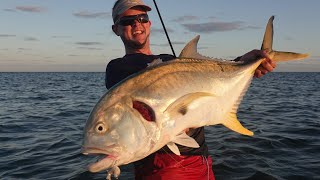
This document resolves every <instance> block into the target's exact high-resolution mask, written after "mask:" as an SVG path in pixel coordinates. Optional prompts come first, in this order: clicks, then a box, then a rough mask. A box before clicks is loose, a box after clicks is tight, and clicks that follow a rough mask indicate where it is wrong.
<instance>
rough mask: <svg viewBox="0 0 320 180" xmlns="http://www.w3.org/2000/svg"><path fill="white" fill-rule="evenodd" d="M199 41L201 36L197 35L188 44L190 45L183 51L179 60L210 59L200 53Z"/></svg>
mask: <svg viewBox="0 0 320 180" xmlns="http://www.w3.org/2000/svg"><path fill="white" fill-rule="evenodd" d="M199 39H200V35H197V36H196V37H195V38H193V39H192V40H191V41H190V42H188V44H187V45H186V46H185V47H184V48H183V50H182V51H181V53H180V55H179V58H192V59H208V57H205V56H203V55H201V54H199V53H198V50H197V46H198V41H199Z"/></svg>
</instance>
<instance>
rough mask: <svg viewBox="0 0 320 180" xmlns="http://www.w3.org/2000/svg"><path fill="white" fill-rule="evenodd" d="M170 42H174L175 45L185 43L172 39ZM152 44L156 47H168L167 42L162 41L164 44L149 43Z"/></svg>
mask: <svg viewBox="0 0 320 180" xmlns="http://www.w3.org/2000/svg"><path fill="white" fill-rule="evenodd" d="M172 44H175V45H181V44H182V45H184V44H186V43H185V42H182V41H174V42H172ZM151 45H152V46H158V47H169V43H164V44H151Z"/></svg>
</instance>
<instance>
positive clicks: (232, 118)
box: [222, 113, 253, 136]
mask: <svg viewBox="0 0 320 180" xmlns="http://www.w3.org/2000/svg"><path fill="white" fill-rule="evenodd" d="M222 124H223V125H224V126H226V127H227V128H229V129H231V130H232V131H235V132H237V133H240V134H243V135H247V136H253V132H252V131H250V130H248V129H247V128H245V127H243V126H242V124H241V123H240V122H239V120H238V118H237V115H236V114H235V113H229V116H228V119H227V120H226V121H224V122H223V123H222Z"/></svg>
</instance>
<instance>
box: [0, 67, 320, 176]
mask: <svg viewBox="0 0 320 180" xmlns="http://www.w3.org/2000/svg"><path fill="white" fill-rule="evenodd" d="M105 92H106V88H105V86H104V73H0V179H5V180H6V179H52V180H53V179H54V180H56V179H72V180H76V179H105V176H106V173H105V172H102V173H90V172H88V171H87V169H86V166H87V165H88V164H89V163H91V162H94V161H96V159H97V158H96V157H93V156H84V155H82V154H81V153H80V149H81V143H82V134H83V128H84V125H85V121H86V119H87V117H88V116H89V113H90V111H91V109H92V108H93V106H94V105H95V103H96V102H97V101H98V99H99V98H100V97H101V96H102V95H103V94H104V93H105ZM238 118H239V120H240V121H241V122H242V123H243V124H244V126H245V127H247V128H248V129H250V130H252V131H253V132H254V133H255V135H254V136H253V137H246V136H243V135H240V134H237V133H234V132H232V131H230V130H227V129H226V128H225V127H223V126H219V125H218V126H210V127H206V141H207V143H208V146H209V152H210V155H211V156H212V158H213V163H214V164H213V166H212V168H213V171H214V173H215V175H216V179H217V180H224V179H226V180H229V179H231V180H232V179H240V180H242V179H289V180H291V179H320V175H319V174H320V73H269V74H267V75H266V76H264V77H263V78H260V79H257V78H255V79H254V80H253V82H252V84H251V86H250V88H249V90H248V92H247V94H246V95H245V97H244V99H243V101H242V103H241V105H240V108H239V112H238ZM121 170H122V173H121V176H120V179H132V178H133V169H132V165H126V166H122V167H121Z"/></svg>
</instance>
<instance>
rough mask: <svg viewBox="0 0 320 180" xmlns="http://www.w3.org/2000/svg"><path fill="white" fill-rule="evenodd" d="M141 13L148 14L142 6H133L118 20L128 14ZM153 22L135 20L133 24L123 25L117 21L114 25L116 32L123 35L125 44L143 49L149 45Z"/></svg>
mask: <svg viewBox="0 0 320 180" xmlns="http://www.w3.org/2000/svg"><path fill="white" fill-rule="evenodd" d="M139 14H146V12H145V11H143V10H142V9H140V8H131V9H128V10H127V11H125V12H124V13H123V14H121V15H120V16H119V18H118V20H119V19H120V20H121V18H125V17H126V16H134V15H139ZM150 26H151V22H150V21H148V22H147V23H141V22H139V21H138V20H135V21H134V23H132V24H131V25H121V23H117V22H116V24H115V25H114V27H113V30H114V32H115V33H116V34H117V35H118V36H120V37H121V39H122V41H123V43H124V45H125V46H126V47H130V48H133V49H141V48H143V47H144V46H145V45H149V35H150Z"/></svg>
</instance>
